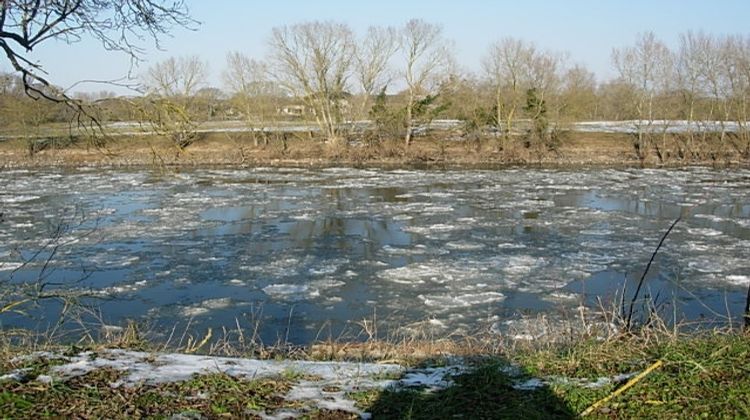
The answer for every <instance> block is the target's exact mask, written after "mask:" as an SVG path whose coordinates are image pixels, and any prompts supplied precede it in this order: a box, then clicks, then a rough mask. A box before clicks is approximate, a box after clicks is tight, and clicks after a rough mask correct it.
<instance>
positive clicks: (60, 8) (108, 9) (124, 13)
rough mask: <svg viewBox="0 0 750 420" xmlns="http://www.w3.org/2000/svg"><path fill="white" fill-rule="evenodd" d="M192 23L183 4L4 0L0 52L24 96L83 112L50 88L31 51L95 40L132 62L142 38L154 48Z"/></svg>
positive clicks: (122, 0)
mask: <svg viewBox="0 0 750 420" xmlns="http://www.w3.org/2000/svg"><path fill="white" fill-rule="evenodd" d="M194 23H195V21H193V20H192V19H191V18H190V17H189V15H188V10H187V6H186V5H185V3H184V1H182V0H174V1H163V0H108V1H101V0H4V1H2V2H0V49H2V50H3V52H4V53H5V56H6V59H7V60H8V62H9V63H10V65H11V66H12V67H13V69H14V70H15V71H16V72H18V73H19V74H20V75H21V78H22V81H23V86H24V89H25V91H26V93H27V94H29V95H30V96H32V97H33V98H45V99H48V100H52V101H56V102H64V103H66V104H68V105H69V106H71V107H73V108H75V109H76V110H77V111H80V112H84V111H85V110H84V108H83V105H82V104H81V103H80V102H78V101H75V100H73V99H72V98H70V97H69V96H68V95H66V94H65V93H64V92H63V91H60V90H57V89H54V88H53V86H52V85H51V83H50V82H49V81H48V80H47V79H46V72H45V70H44V68H43V65H42V64H41V63H38V62H36V61H34V60H32V59H31V58H30V57H29V56H28V54H29V53H30V52H32V51H34V50H35V49H36V48H37V47H39V46H40V45H43V44H46V43H48V41H52V40H57V41H63V42H66V43H69V44H70V43H74V42H77V41H79V40H81V39H83V38H94V39H96V40H98V41H99V42H100V43H101V44H102V46H103V48H104V49H106V50H109V51H118V52H121V53H124V54H126V55H128V56H130V58H131V60H132V61H133V62H137V61H139V60H140V58H141V54H142V52H143V50H142V48H141V47H140V46H139V45H138V43H140V42H141V41H142V40H143V38H145V37H149V38H152V39H153V40H154V41H155V42H156V43H157V44H158V42H159V37H160V36H162V35H164V34H166V33H168V32H169V31H170V30H171V28H172V27H174V26H189V25H191V24H194Z"/></svg>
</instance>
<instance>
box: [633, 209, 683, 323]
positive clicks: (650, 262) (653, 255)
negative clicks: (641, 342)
mask: <svg viewBox="0 0 750 420" xmlns="http://www.w3.org/2000/svg"><path fill="white" fill-rule="evenodd" d="M681 219H682V216H680V217H678V218H677V219H675V221H674V222H672V225H671V226H669V229H667V231H666V232H664V235H663V236H662V237H661V240H660V241H659V245H657V246H656V249H655V250H654V253H653V254H651V259H650V260H649V261H648V264H647V265H646V269H645V270H644V271H643V275H642V276H641V279H640V280H639V281H638V287H637V288H636V289H635V294H633V298H632V299H631V300H630V308H629V309H628V319H627V321H626V322H625V327H626V329H627V330H630V328H631V326H632V325H631V320H632V318H633V306H634V305H635V302H636V301H637V300H638V295H639V294H640V292H641V287H643V283H644V282H645V281H646V275H647V274H648V271H649V270H650V269H651V264H653V262H654V259H656V254H658V253H659V250H660V249H661V246H662V245H663V244H664V241H665V240H666V239H667V236H669V233H670V232H672V229H674V227H675V225H677V223H678V222H679V221H680V220H681Z"/></svg>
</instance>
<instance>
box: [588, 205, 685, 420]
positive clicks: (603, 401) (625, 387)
mask: <svg viewBox="0 0 750 420" xmlns="http://www.w3.org/2000/svg"><path fill="white" fill-rule="evenodd" d="M678 220H679V219H678ZM675 223H676V222H675ZM672 226H674V225H672ZM670 229H671V228H670ZM663 364H664V362H662V361H661V360H657V361H656V362H655V363H654V364H653V365H651V366H649V367H648V369H646V370H644V371H643V372H641V373H639V374H638V375H636V376H635V377H634V378H633V379H631V380H629V381H628V382H627V383H626V384H625V385H623V386H622V387H620V388H618V389H616V390H615V391H614V392H613V393H611V394H609V395H607V396H606V397H604V398H602V399H601V400H599V401H597V402H595V403H593V404H591V406H590V407H589V408H587V409H586V410H584V411H583V412H582V413H581V417H585V416H588V415H589V414H591V413H593V412H594V410H596V409H597V408H599V407H601V406H602V405H604V404H606V403H608V402H609V401H610V400H612V399H613V398H615V397H616V396H618V395H620V394H622V393H623V392H625V391H627V390H628V389H629V388H631V387H632V386H633V385H635V384H637V383H638V381H640V380H641V379H643V378H645V377H646V376H647V375H648V374H649V373H651V372H653V371H654V370H655V369H658V368H659V367H660V366H661V365H663Z"/></svg>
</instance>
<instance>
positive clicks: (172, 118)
mask: <svg viewBox="0 0 750 420" xmlns="http://www.w3.org/2000/svg"><path fill="white" fill-rule="evenodd" d="M451 46H452V43H451V42H450V40H448V39H446V38H445V37H444V35H443V31H442V29H441V27H440V26H438V25H434V24H431V23H427V22H424V21H422V20H411V21H409V22H407V23H406V24H405V25H403V26H402V27H400V28H392V27H371V28H369V29H368V30H367V31H366V32H365V33H362V34H356V33H355V32H354V31H353V30H352V29H351V28H350V27H349V26H348V25H346V24H342V23H334V22H307V23H300V24H295V25H291V26H283V27H277V28H274V29H273V30H272V32H271V34H270V37H269V41H268V51H267V55H266V56H265V57H263V58H258V57H249V56H247V55H245V54H243V53H241V52H231V53H229V54H228V55H227V60H226V64H225V66H224V69H223V71H222V80H223V86H222V87H221V89H218V88H215V87H209V86H208V85H207V80H208V75H209V68H208V67H209V66H208V64H207V63H206V62H205V61H203V60H201V59H200V58H199V57H195V56H190V57H179V58H171V59H169V60H166V61H164V62H161V63H157V64H155V65H154V66H152V67H151V68H149V69H148V70H147V71H146V72H145V74H144V75H143V76H142V87H143V90H142V95H137V96H133V97H129V98H123V97H116V96H114V95H111V94H101V95H93V96H92V95H87V96H81V99H82V100H84V101H85V102H88V103H95V104H96V105H97V106H96V109H97V112H98V115H99V117H100V118H101V120H102V121H103V122H110V121H133V120H136V121H142V122H146V123H148V124H150V125H151V126H152V127H153V128H154V129H155V130H157V131H160V132H164V133H165V134H168V135H170V136H171V137H172V138H173V139H174V140H175V142H176V143H177V144H178V145H179V146H180V147H185V146H187V145H189V144H190V143H191V142H192V141H193V140H194V137H193V134H191V133H194V132H195V128H196V127H197V126H198V124H200V123H202V122H204V121H210V120H242V121H244V122H245V123H246V124H247V125H248V126H250V127H255V128H263V127H269V126H272V125H274V124H281V123H283V122H285V121H299V120H304V121H310V122H312V121H314V122H315V123H316V124H317V126H318V128H319V130H318V133H321V134H322V137H323V138H325V139H326V140H328V141H330V142H332V143H346V142H347V141H348V140H349V139H350V138H351V137H352V136H353V135H354V134H353V130H354V128H353V127H356V125H353V124H346V123H347V122H351V121H361V120H369V121H372V122H373V123H374V124H375V127H376V129H375V130H373V134H372V135H373V136H375V137H376V140H377V139H378V138H393V137H400V138H402V139H403V140H404V142H405V144H406V145H407V146H408V144H409V143H410V142H411V140H412V136H413V135H415V134H417V133H419V130H418V129H417V128H418V127H420V126H421V125H423V124H424V123H425V122H427V121H430V120H433V119H457V120H461V121H463V130H462V134H463V135H464V136H487V135H491V136H492V137H493V138H495V139H496V140H497V147H498V149H502V148H504V147H505V145H506V142H508V141H511V140H512V139H513V138H515V137H518V136H523V137H524V138H525V139H526V142H527V143H537V144H539V145H541V146H542V147H548V148H554V147H555V145H556V142H557V141H558V140H559V134H560V133H561V132H563V131H565V130H566V129H567V127H568V126H569V124H570V123H572V122H577V121H590V120H619V121H622V120H633V123H632V124H633V127H634V130H635V134H634V136H633V137H634V138H633V146H634V148H635V150H636V152H637V153H638V155H639V157H645V155H646V154H647V153H649V151H654V150H655V151H656V153H657V155H659V159H660V160H663V159H664V158H665V156H663V153H664V151H663V150H660V147H663V146H664V141H665V138H666V136H667V133H668V131H669V126H670V124H669V123H667V124H664V123H661V122H659V120H670V121H674V120H683V121H685V123H683V125H684V126H686V127H687V128H686V129H685V133H684V135H683V136H681V137H680V139H679V149H680V150H679V153H680V154H681V155H683V156H690V155H691V154H692V155H695V154H696V153H700V152H699V149H701V147H699V146H698V144H699V143H701V142H706V141H718V142H720V143H722V144H725V143H726V144H728V145H731V147H734V148H735V149H737V151H740V152H742V153H744V154H746V155H747V154H750V136H749V135H748V130H747V128H746V122H747V120H748V108H749V107H750V38H749V37H747V36H740V35H729V36H714V35H709V34H705V33H700V32H698V33H696V32H688V33H685V34H682V35H681V36H680V42H679V45H678V46H677V47H676V48H674V49H670V48H669V47H668V46H666V45H665V44H664V43H663V42H662V41H660V40H659V39H657V38H656V37H655V36H654V34H653V33H644V34H641V35H639V36H638V37H637V39H636V41H635V43H634V44H633V45H631V46H626V47H622V48H616V49H614V50H613V51H612V65H613V68H614V69H615V70H616V77H614V78H613V79H612V80H606V81H597V79H596V77H595V76H594V74H593V73H592V72H591V71H589V70H588V69H586V68H585V67H584V66H583V65H580V64H575V63H570V62H569V60H568V58H567V54H565V53H563V52H556V51H547V50H543V49H541V48H539V47H538V46H536V45H534V44H533V43H530V42H526V41H523V40H519V39H514V38H505V39H501V40H498V41H496V42H493V43H492V44H490V45H489V47H488V48H487V50H486V52H485V54H484V56H483V58H482V62H481V70H480V71H477V72H476V73H467V72H465V71H461V70H460V67H459V66H458V65H457V63H456V61H455V58H454V56H453V51H452V47H451ZM2 83H3V85H2V86H0V95H1V96H0V101H1V102H0V118H1V119H2V121H3V123H5V124H6V126H8V125H13V124H21V125H24V126H28V127H33V126H35V125H40V124H44V123H48V122H53V121H65V120H66V119H69V118H70V110H68V109H65V107H63V106H61V105H59V104H52V103H46V102H43V101H35V100H33V99H30V98H28V97H27V96H25V95H23V92H22V91H20V90H19V87H18V82H17V81H14V78H13V77H10V76H6V77H3V78H2ZM714 121H718V124H711V125H710V128H711V129H710V130H709V129H708V127H709V126H707V125H706V122H714ZM729 122H731V123H732V124H731V129H730V127H729V125H728V124H725V123H729ZM717 126H718V127H719V128H718V129H717Z"/></svg>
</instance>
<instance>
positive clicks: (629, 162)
mask: <svg viewBox="0 0 750 420" xmlns="http://www.w3.org/2000/svg"><path fill="white" fill-rule="evenodd" d="M99 140H100V139H97V141H99ZM264 141H265V140H264ZM681 141H683V139H681V138H679V137H678V135H676V134H675V135H671V134H670V135H668V136H667V137H665V139H663V140H661V142H662V143H663V144H661V145H660V146H659V148H658V149H654V150H651V151H650V152H649V153H647V154H646V156H644V158H643V159H640V158H639V156H638V155H637V153H636V152H635V149H634V147H633V137H632V135H631V134H628V133H596V132H591V133H590V132H570V133H566V134H565V135H564V136H563V138H562V139H561V140H560V142H559V144H557V145H556V146H555V148H554V149H550V148H549V147H547V146H544V147H543V146H538V145H532V144H529V143H528V142H526V141H525V140H523V139H521V138H514V139H511V140H509V141H508V140H506V141H505V142H504V143H503V146H502V150H500V149H499V146H498V144H499V143H498V142H499V140H498V139H496V138H487V137H484V138H477V139H472V140H466V139H461V138H453V137H450V135H448V134H440V135H434V136H428V137H419V138H417V139H416V140H415V141H414V143H413V144H412V145H411V146H409V147H408V148H407V147H405V146H404V144H403V141H402V140H400V139H393V140H385V141H381V142H378V143H377V144H374V143H367V142H365V141H355V142H352V143H351V144H349V145H348V146H342V145H332V144H327V143H325V142H323V141H321V140H319V139H311V138H309V136H308V135H306V134H295V135H289V136H280V137H278V138H274V139H273V140H269V142H268V144H265V143H264V142H263V141H261V142H260V144H257V145H256V144H255V140H254V139H253V138H252V137H251V134H250V133H245V132H220V133H213V132H209V133H203V134H202V135H201V138H200V139H199V140H198V141H196V142H195V143H194V144H192V145H190V146H188V147H187V148H185V149H178V148H177V147H176V146H174V145H173V144H171V143H170V141H169V140H168V139H165V138H163V137H158V136H153V135H140V136H114V137H110V138H108V139H107V141H106V143H105V144H104V145H103V146H102V147H94V145H93V143H94V141H93V140H91V139H88V140H87V139H85V138H73V139H71V138H59V139H53V138H49V139H42V140H39V139H36V140H33V141H32V140H24V139H15V140H6V141H3V142H0V167H2V168H34V167H77V166H116V167H125V166H161V167H172V166H177V167H179V166H204V165H232V166H274V167H287V166H299V167H325V166H333V165H336V166H377V167H396V166H421V167H438V168H441V167H501V166H507V165H535V166H557V167H578V166H608V167H634V166H638V167H639V166H649V167H654V166H659V167H680V166H693V165H706V166H719V167H726V166H738V165H741V166H746V165H748V163H749V161H748V160H747V158H746V157H743V156H742V155H741V153H740V149H738V148H737V147H733V146H731V145H730V144H729V143H727V144H724V145H723V146H722V147H719V146H716V145H713V144H708V143H707V144H706V145H704V146H703V147H701V148H700V152H699V151H695V152H693V153H692V156H685V153H684V150H683V148H682V146H681V143H680V142H681ZM100 146H101V145H100ZM32 152H33V153H32ZM660 156H661V157H660Z"/></svg>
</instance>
